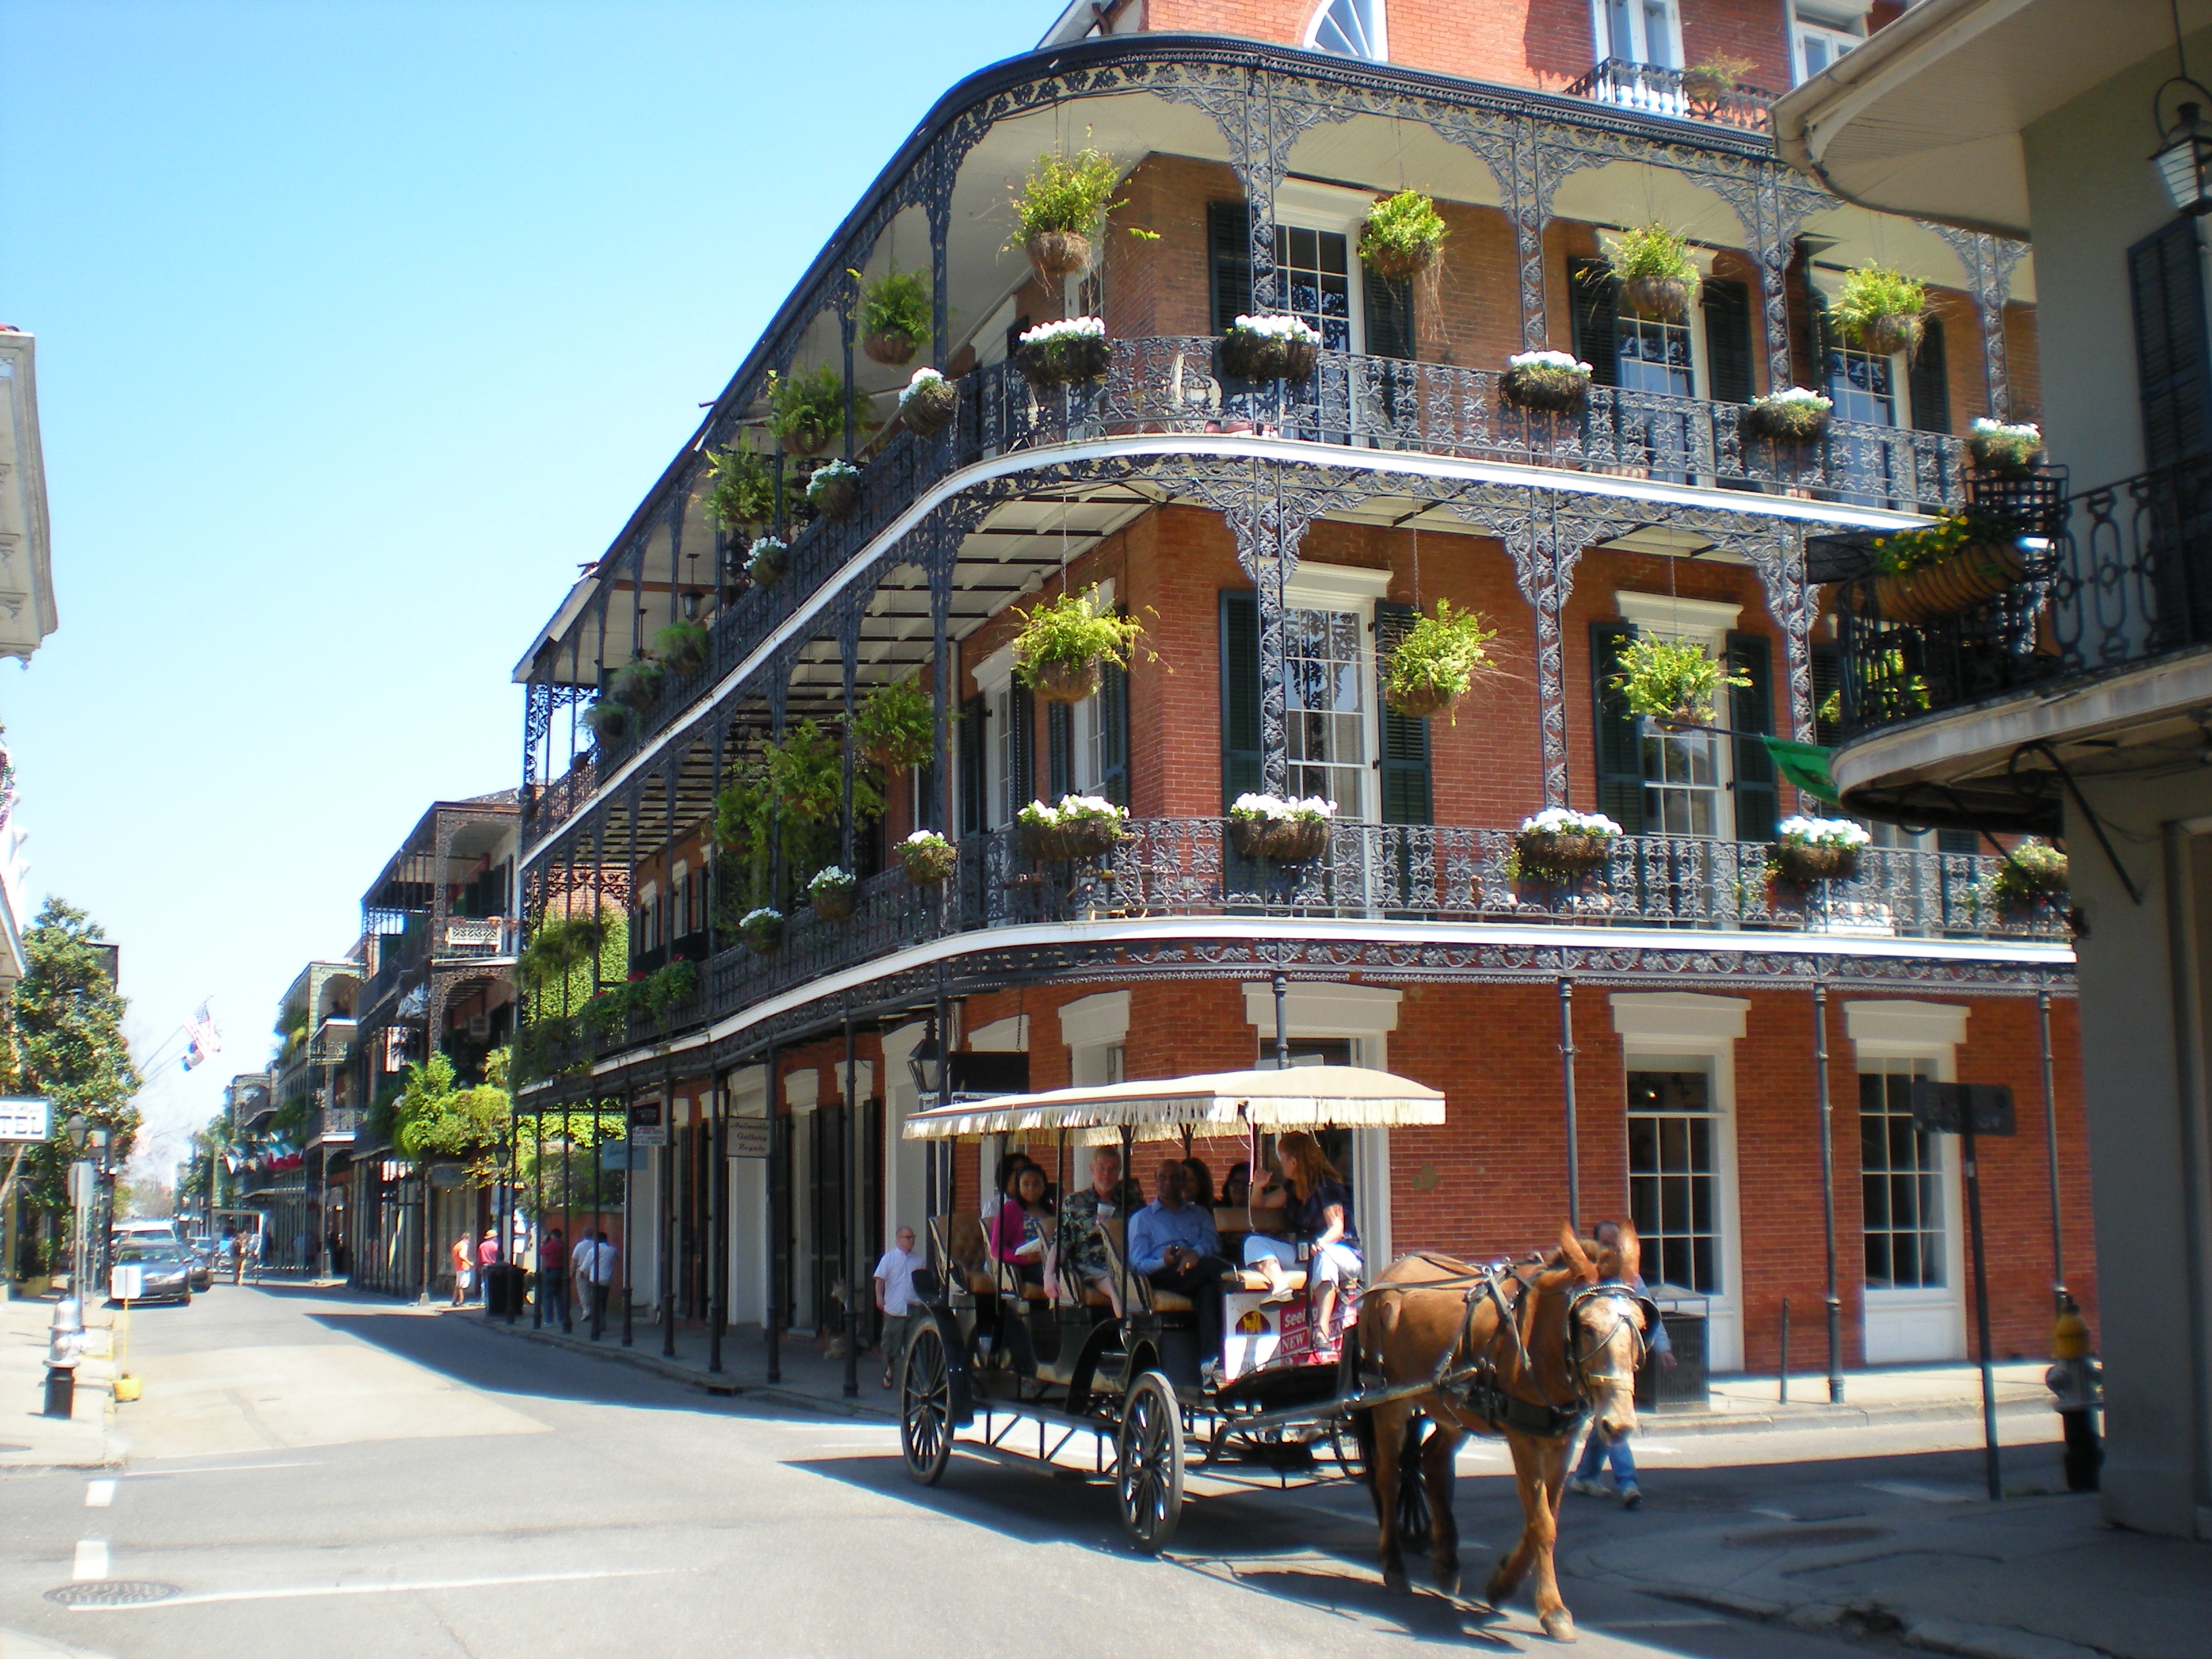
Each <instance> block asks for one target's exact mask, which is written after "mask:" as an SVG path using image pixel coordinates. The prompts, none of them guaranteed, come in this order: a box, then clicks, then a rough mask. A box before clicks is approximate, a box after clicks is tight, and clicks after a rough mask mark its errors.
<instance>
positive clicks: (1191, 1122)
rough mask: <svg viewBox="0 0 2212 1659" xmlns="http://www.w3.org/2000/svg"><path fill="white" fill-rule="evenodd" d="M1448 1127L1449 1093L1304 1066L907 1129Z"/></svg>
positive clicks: (987, 1104) (1008, 1099)
mask: <svg viewBox="0 0 2212 1659" xmlns="http://www.w3.org/2000/svg"><path fill="white" fill-rule="evenodd" d="M1443 1121H1444V1097H1443V1093H1442V1091H1439V1090H1436V1089H1431V1088H1429V1087H1428V1086H1427V1085H1425V1084H1419V1083H1416V1082H1414V1081H1413V1079H1410V1078H1402V1077H1397V1076H1395V1075H1393V1074H1392V1073H1389V1072H1377V1071H1372V1070H1370V1069H1369V1068H1368V1067H1366V1066H1291V1068H1290V1069H1288V1070H1287V1071H1264V1072H1261V1071H1253V1072H1210V1073H1201V1074H1200V1075H1198V1076H1195V1077H1169V1078H1152V1079H1145V1080H1142V1081H1139V1082H1133V1083H1109V1084H1102V1085H1097V1086H1095V1087H1089V1088H1081V1089H1048V1090H1046V1091H1044V1092H1043V1093H1042V1094H1028V1095H1000V1096H998V1097H995V1098H994V1099H989V1100H970V1101H955V1102H953V1103H951V1104H950V1105H946V1106H936V1107H933V1108H931V1109H929V1110H928V1111H926V1112H918V1113H916V1114H915V1115H914V1116H912V1117H910V1118H908V1120H907V1121H906V1130H905V1133H906V1138H907V1139H909V1140H955V1139H960V1138H962V1137H963V1136H969V1135H989V1134H1008V1133H1018V1132H1021V1131H1024V1130H1043V1131H1046V1132H1048V1133H1051V1132H1054V1131H1059V1130H1066V1131H1068V1132H1069V1133H1071V1134H1072V1135H1073V1138H1074V1139H1078V1140H1082V1141H1095V1142H1112V1141H1116V1140H1119V1139H1121V1132H1122V1131H1123V1130H1125V1129H1126V1130H1127V1131H1128V1133H1129V1137H1130V1139H1133V1140H1167V1139H1175V1138H1176V1137H1178V1136H1180V1135H1182V1134H1183V1133H1185V1132H1186V1131H1188V1132H1189V1133H1194V1134H1205V1133H1209V1132H1210V1133H1243V1131H1245V1130H1246V1129H1248V1128H1257V1129H1263V1130H1268V1131H1280V1130H1285V1129H1316V1128H1323V1127H1335V1128H1347V1129H1351V1128H1359V1129H1366V1128H1389V1127H1396V1126H1398V1125H1401V1124H1408V1125H1411V1124H1433V1123H1442V1122H1443Z"/></svg>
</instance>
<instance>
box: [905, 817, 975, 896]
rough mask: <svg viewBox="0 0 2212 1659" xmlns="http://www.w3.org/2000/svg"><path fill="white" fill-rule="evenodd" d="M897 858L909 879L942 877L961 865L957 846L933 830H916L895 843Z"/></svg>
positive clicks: (930, 880)
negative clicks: (896, 844) (896, 845)
mask: <svg viewBox="0 0 2212 1659" xmlns="http://www.w3.org/2000/svg"><path fill="white" fill-rule="evenodd" d="M898 855H899V862H900V863H902V864H903V865H905V866H906V873H907V876H908V878H909V879H910V880H914V881H917V882H922V883H929V882H939V881H943V880H944V879H945V878H946V877H947V876H949V875H951V873H952V872H954V871H955V870H957V868H959V866H960V854H959V850H958V849H957V848H955V847H954V846H953V845H952V843H951V842H949V841H947V840H945V837H944V836H940V835H939V834H938V833H937V831H936V830H934V829H917V830H915V832H914V833H913V834H912V835H910V836H908V837H907V838H906V839H905V840H904V841H902V842H900V843H899V844H898Z"/></svg>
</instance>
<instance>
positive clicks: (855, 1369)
mask: <svg viewBox="0 0 2212 1659" xmlns="http://www.w3.org/2000/svg"><path fill="white" fill-rule="evenodd" d="M846 683H847V684H848V685H849V684H851V675H850V672H849V671H848V674H847V679H846ZM851 753H852V751H851V750H849V749H848V750H846V754H847V756H848V758H847V760H846V763H845V765H846V772H847V777H848V780H849V779H850V776H851V769H852V761H851V759H850V756H851ZM851 800H852V793H851V788H850V786H849V781H848V787H847V791H846V802H847V806H848V814H847V817H848V823H849V821H850V816H851V815H850V811H849V808H850V805H851ZM844 1002H845V1011H844V1012H845V1019H844V1025H845V1110H844V1112H843V1114H842V1116H843V1118H844V1129H845V1145H844V1148H843V1151H844V1153H845V1191H846V1194H847V1196H846V1200H845V1248H844V1249H843V1251H842V1255H843V1256H844V1258H845V1273H844V1279H845V1380H844V1384H843V1387H842V1389H841V1390H840V1392H842V1395H844V1397H845V1398H846V1399H848V1400H857V1399H859V1398H860V1285H861V1282H862V1276H863V1275H864V1274H865V1273H866V1264H865V1263H863V1262H862V1261H861V1260H860V1249H861V1247H860V1241H861V1240H862V1239H863V1238H864V1237H866V1218H864V1217H863V1216H862V1215H861V1213H860V1197H861V1194H862V1193H863V1192H864V1191H865V1190H866V1185H865V1183H864V1182H862V1180H861V1178H860V1159H861V1157H862V1155H863V1153H864V1152H866V1144H867V1137H866V1135H864V1134H862V1133H860V1068H859V1063H858V1060H856V1058H855V1056H854V1036H853V1006H852V993H850V992H849V991H848V992H847V993H846V994H845V997H844Z"/></svg>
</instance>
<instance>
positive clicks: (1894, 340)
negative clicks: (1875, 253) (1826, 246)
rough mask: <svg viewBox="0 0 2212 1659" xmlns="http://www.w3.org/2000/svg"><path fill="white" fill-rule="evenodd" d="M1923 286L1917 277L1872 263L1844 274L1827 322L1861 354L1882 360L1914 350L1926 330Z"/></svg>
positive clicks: (1926, 300) (1925, 297)
mask: <svg viewBox="0 0 2212 1659" xmlns="http://www.w3.org/2000/svg"><path fill="white" fill-rule="evenodd" d="M1927 307H1928V286H1927V284H1926V283H1923V282H1921V281H1920V280H1919V279H1918V278H1917V277H1915V276H1906V275H1905V273H1904V272H1903V271H1901V270H1895V269H1893V267H1891V266H1888V265H1884V264H1877V263H1876V262H1875V261H1874V260H1872V259H1869V260H1868V261H1867V262H1866V264H1863V265H1858V266H1856V267H1854V268H1853V269H1852V270H1848V271H1845V272H1844V284H1843V289H1842V291H1841V292H1840V293H1838V295H1837V296H1836V303H1835V304H1834V305H1833V306H1832V307H1829V310H1828V319H1829V321H1830V322H1832V323H1833V324H1834V325H1835V326H1836V328H1837V329H1838V331H1840V332H1841V333H1842V335H1843V337H1844V338H1845V339H1846V340H1848V341H1850V343H1852V344H1853V345H1855V346H1857V347H1859V348H1860V349H1862V350H1865V351H1871V352H1873V353H1874V354H1875V356H1882V357H1886V356H1889V355H1890V354H1892V353H1893V352H1899V351H1902V352H1904V353H1905V355H1906V356H1911V355H1912V354H1913V353H1915V352H1917V351H1918V350H1919V349H1920V337H1921V335H1922V334H1923V332H1924V331H1926V327H1927V325H1926V323H1925V322H1924V321H1923V319H1922V317H1921V313H1922V312H1923V311H1925V310H1926V309H1927Z"/></svg>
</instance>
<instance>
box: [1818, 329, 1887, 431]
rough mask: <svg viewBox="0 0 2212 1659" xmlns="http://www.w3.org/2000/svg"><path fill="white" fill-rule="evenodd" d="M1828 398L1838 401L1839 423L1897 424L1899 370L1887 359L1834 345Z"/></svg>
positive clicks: (1853, 348) (1852, 348)
mask: <svg viewBox="0 0 2212 1659" xmlns="http://www.w3.org/2000/svg"><path fill="white" fill-rule="evenodd" d="M1828 395H1829V396H1830V397H1831V398H1834V399H1835V403H1836V418H1837V419H1838V420H1839V421H1863V422H1865V423H1866V424H1867V425H1869V426H1895V425H1896V424H1897V423H1898V422H1897V368H1896V364H1895V363H1894V362H1893V361H1892V360H1891V359H1889V358H1887V357H1879V356H1875V354H1874V353H1873V352H1870V351H1861V350H1860V349H1858V348H1857V346H1847V345H1844V344H1842V343H1835V344H1833V345H1831V346H1830V347H1829V349H1828Z"/></svg>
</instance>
